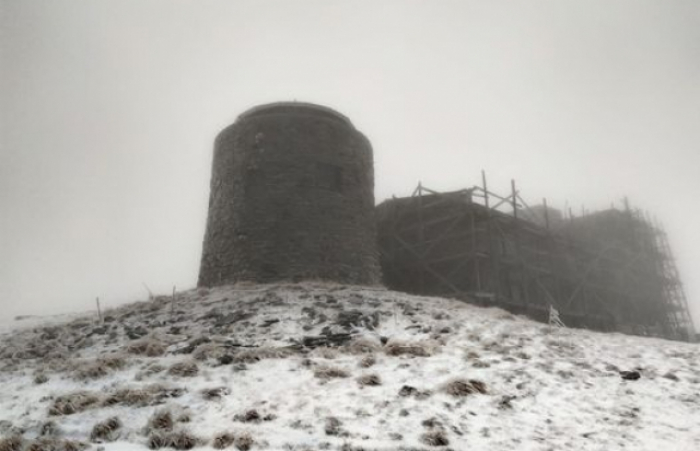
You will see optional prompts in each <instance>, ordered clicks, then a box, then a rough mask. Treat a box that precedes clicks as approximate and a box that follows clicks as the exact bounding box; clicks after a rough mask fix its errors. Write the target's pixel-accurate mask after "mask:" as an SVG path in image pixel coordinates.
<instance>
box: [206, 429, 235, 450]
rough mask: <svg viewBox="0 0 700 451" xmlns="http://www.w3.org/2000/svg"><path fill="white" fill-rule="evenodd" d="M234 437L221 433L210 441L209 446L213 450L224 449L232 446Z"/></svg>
mask: <svg viewBox="0 0 700 451" xmlns="http://www.w3.org/2000/svg"><path fill="white" fill-rule="evenodd" d="M234 441H235V437H234V436H233V434H231V433H230V432H221V433H219V434H216V435H215V436H214V438H213V439H212V441H211V446H212V448H214V449H224V448H228V447H229V446H231V445H233V442H234Z"/></svg>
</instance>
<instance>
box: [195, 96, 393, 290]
mask: <svg viewBox="0 0 700 451" xmlns="http://www.w3.org/2000/svg"><path fill="white" fill-rule="evenodd" d="M374 215H375V213H374V170H373V161H372V148H371V145H370V143H369V141H368V140H367V139H366V138H365V137H364V136H363V135H362V134H361V133H360V132H358V131H357V130H355V128H354V127H353V126H352V124H351V123H350V121H349V120H348V119H347V118H345V117H344V116H342V115H340V114H338V113H336V112H334V111H332V110H330V109H328V108H325V107H321V106H317V105H310V104H303V103H279V104H271V105H264V106H261V107H257V108H254V109H252V110H249V111H248V112H246V113H244V114H242V115H241V116H239V118H238V120H237V121H236V122H235V123H234V124H233V125H231V126H229V127H228V128H226V129H224V130H223V131H222V132H221V133H220V134H219V136H218V137H217V139H216V143H215V150H214V161H213V169H212V179H211V194H210V202H209V217H208V222H207V230H206V235H205V240H204V246H203V252H202V261H201V267H200V274H199V285H200V286H214V285H222V284H228V283H234V282H239V281H253V282H271V281H278V280H292V281H296V280H304V279H321V280H332V281H338V282H343V283H352V284H361V285H376V284H378V283H380V280H381V274H380V267H379V262H378V251H377V246H376V225H375V216H374Z"/></svg>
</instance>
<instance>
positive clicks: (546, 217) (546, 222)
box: [542, 197, 549, 230]
mask: <svg viewBox="0 0 700 451" xmlns="http://www.w3.org/2000/svg"><path fill="white" fill-rule="evenodd" d="M542 205H544V225H545V227H547V230H549V208H548V207H547V198H546V197H543V198H542Z"/></svg>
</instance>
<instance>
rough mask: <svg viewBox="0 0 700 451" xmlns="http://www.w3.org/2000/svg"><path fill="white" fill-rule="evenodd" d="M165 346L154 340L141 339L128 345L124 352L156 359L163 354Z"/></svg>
mask: <svg viewBox="0 0 700 451" xmlns="http://www.w3.org/2000/svg"><path fill="white" fill-rule="evenodd" d="M165 350H166V346H165V344H163V342H161V341H160V340H156V339H155V338H143V339H141V340H137V341H134V342H132V343H129V345H128V346H127V347H126V352H128V353H129V354H136V355H143V356H146V357H158V356H161V355H163V354H165Z"/></svg>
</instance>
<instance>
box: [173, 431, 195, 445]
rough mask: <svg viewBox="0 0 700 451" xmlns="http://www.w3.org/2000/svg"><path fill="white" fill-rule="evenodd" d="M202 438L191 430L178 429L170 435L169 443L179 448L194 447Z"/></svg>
mask: <svg viewBox="0 0 700 451" xmlns="http://www.w3.org/2000/svg"><path fill="white" fill-rule="evenodd" d="M199 441H200V440H199V439H198V438H197V437H196V436H195V435H193V434H192V433H190V432H189V431H176V432H172V433H170V435H169V436H168V445H169V446H170V447H172V448H175V449H177V450H188V449H192V448H194V447H195V446H196V445H197V443H198V442H199Z"/></svg>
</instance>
